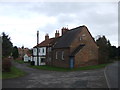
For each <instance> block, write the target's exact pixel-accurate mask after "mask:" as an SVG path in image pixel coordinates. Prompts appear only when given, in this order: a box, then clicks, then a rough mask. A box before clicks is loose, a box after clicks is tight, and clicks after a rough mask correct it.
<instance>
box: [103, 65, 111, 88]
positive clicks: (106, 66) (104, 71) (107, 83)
mask: <svg viewBox="0 0 120 90" xmlns="http://www.w3.org/2000/svg"><path fill="white" fill-rule="evenodd" d="M106 70H107V66H106V67H105V69H104V76H105V79H106V82H107V86H108V88H109V89H110V84H109V82H108V78H107V75H106Z"/></svg>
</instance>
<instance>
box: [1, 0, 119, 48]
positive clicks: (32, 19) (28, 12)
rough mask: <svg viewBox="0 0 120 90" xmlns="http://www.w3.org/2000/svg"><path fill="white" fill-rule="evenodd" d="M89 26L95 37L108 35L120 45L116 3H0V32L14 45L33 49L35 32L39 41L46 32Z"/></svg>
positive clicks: (113, 43) (52, 34)
mask: <svg viewBox="0 0 120 90" xmlns="http://www.w3.org/2000/svg"><path fill="white" fill-rule="evenodd" d="M81 25H86V26H87V27H88V29H89V31H90V32H91V34H92V36H93V37H96V36H97V35H105V36H106V37H107V39H109V40H110V42H111V44H112V45H115V46H118V4H117V3H115V2H103V3H101V2H95V3H94V2H89V3H88V2H49V3H48V2H10V3H2V2H1V3H0V33H1V32H3V31H4V32H6V33H7V34H9V36H10V37H11V40H12V42H13V44H14V45H16V46H18V47H21V46H22V45H24V46H25V47H29V48H32V47H33V46H35V45H36V32H37V30H39V32H40V42H41V41H43V40H44V36H45V34H46V33H48V34H49V36H50V37H54V33H55V31H56V30H59V31H60V32H61V30H60V29H61V28H62V27H68V28H69V29H71V28H75V27H78V26H81Z"/></svg>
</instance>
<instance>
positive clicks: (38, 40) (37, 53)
mask: <svg viewBox="0 0 120 90" xmlns="http://www.w3.org/2000/svg"><path fill="white" fill-rule="evenodd" d="M38 44H39V31H37V66H39V55H38V54H39V52H38V49H39V48H38Z"/></svg>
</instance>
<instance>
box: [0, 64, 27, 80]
mask: <svg viewBox="0 0 120 90" xmlns="http://www.w3.org/2000/svg"><path fill="white" fill-rule="evenodd" d="M25 74H26V73H25V72H23V71H22V70H20V69H18V68H16V67H14V66H12V67H11V72H3V73H2V78H3V79H8V78H16V77H20V76H24V75H25Z"/></svg>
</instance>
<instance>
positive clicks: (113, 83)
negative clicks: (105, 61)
mask: <svg viewBox="0 0 120 90" xmlns="http://www.w3.org/2000/svg"><path fill="white" fill-rule="evenodd" d="M118 70H120V61H119V62H118V61H116V62H114V63H113V64H110V65H108V66H107V67H106V69H105V74H106V78H107V82H108V87H109V88H118V81H120V79H119V78H118V75H120V71H118ZM119 88H120V87H119Z"/></svg>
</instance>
